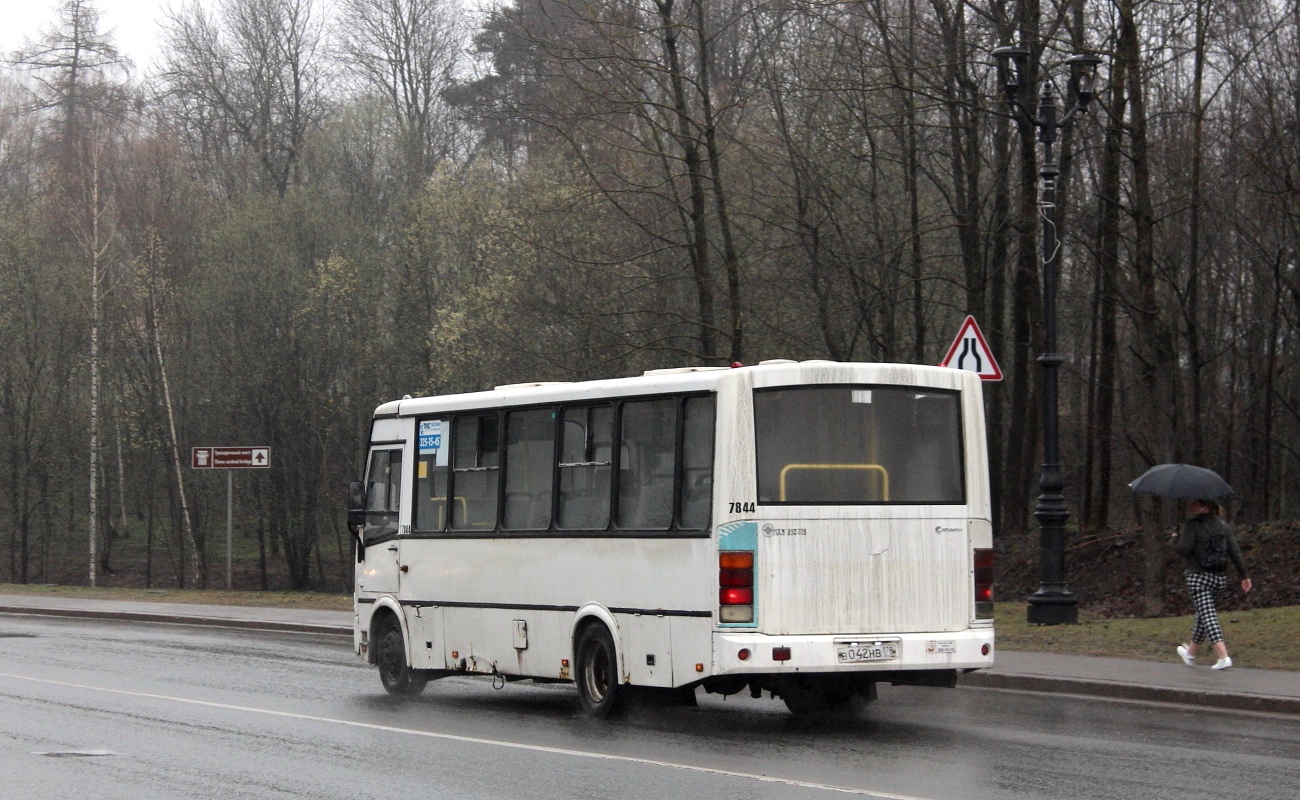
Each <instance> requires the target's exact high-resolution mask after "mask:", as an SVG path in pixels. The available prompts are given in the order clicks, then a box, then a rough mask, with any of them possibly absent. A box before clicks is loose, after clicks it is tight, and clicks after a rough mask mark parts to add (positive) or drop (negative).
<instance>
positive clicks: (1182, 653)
mask: <svg viewBox="0 0 1300 800" xmlns="http://www.w3.org/2000/svg"><path fill="white" fill-rule="evenodd" d="M1175 649H1176V650H1177V651H1178V657H1179V658H1181V659H1182V660H1183V663H1184V664H1186V665H1187V666H1189V667H1190V666H1193V665H1195V664H1196V656H1194V655H1192V654H1191V653H1190V652H1188V650H1187V645H1185V644H1180V645H1178V647H1177V648H1175Z"/></svg>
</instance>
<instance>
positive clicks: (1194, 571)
mask: <svg viewBox="0 0 1300 800" xmlns="http://www.w3.org/2000/svg"><path fill="white" fill-rule="evenodd" d="M1190 510H1191V513H1192V516H1191V518H1190V519H1188V520H1187V521H1186V522H1185V523H1183V529H1182V531H1181V532H1179V533H1175V534H1174V535H1173V545H1174V549H1175V550H1177V551H1178V554H1179V555H1181V556H1182V557H1183V560H1184V561H1185V562H1186V564H1187V591H1188V593H1189V594H1190V595H1191V596H1192V605H1193V606H1195V608H1196V624H1195V625H1194V626H1193V627H1192V640H1191V641H1190V642H1188V643H1187V644H1180V645H1178V648H1177V650H1178V655H1179V657H1181V658H1182V659H1183V663H1184V664H1186V665H1187V666H1189V667H1190V666H1192V665H1193V664H1194V663H1195V662H1196V651H1197V649H1199V648H1200V646H1201V645H1202V644H1204V643H1205V642H1206V641H1208V642H1209V643H1210V646H1211V647H1212V648H1213V649H1214V655H1215V656H1217V657H1218V661H1216V662H1215V663H1214V666H1213V667H1212V669H1227V668H1228V667H1231V666H1232V658H1231V657H1230V656H1229V655H1228V647H1227V645H1225V644H1224V642H1223V628H1222V627H1220V626H1219V612H1218V610H1217V609H1216V608H1215V602H1216V601H1217V599H1218V596H1219V595H1220V594H1222V593H1223V590H1224V589H1225V588H1226V587H1227V585H1228V561H1229V560H1231V561H1232V566H1233V567H1234V568H1235V569H1236V570H1237V575H1238V576H1239V577H1240V578H1241V591H1242V592H1249V591H1250V588H1251V582H1250V575H1249V574H1248V573H1247V572H1246V562H1245V561H1243V560H1242V558H1241V548H1240V547H1239V546H1238V545H1237V537H1236V536H1234V535H1233V533H1232V528H1230V527H1228V523H1226V522H1224V521H1223V520H1221V519H1219V504H1218V503H1216V502H1215V501H1213V500H1193V501H1192V504H1191V509H1190Z"/></svg>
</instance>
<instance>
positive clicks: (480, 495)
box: [451, 414, 501, 531]
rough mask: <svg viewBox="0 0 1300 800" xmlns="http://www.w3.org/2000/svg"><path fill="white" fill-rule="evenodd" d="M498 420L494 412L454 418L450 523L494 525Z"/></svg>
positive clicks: (457, 525) (457, 527) (484, 527)
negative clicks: (452, 496) (453, 483)
mask: <svg viewBox="0 0 1300 800" xmlns="http://www.w3.org/2000/svg"><path fill="white" fill-rule="evenodd" d="M499 431H500V422H499V420H498V418H497V415H496V414H484V415H481V416H475V417H458V418H457V419H456V437H455V448H454V450H453V451H452V470H453V474H454V477H455V485H454V486H453V487H452V488H453V491H455V493H456V496H455V498H454V499H453V503H452V509H451V527H452V528H453V529H454V530H458V531H477V530H493V529H495V528H496V525H497V484H498V482H499V478H500V475H501V437H500V435H499Z"/></svg>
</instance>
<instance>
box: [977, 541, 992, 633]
mask: <svg viewBox="0 0 1300 800" xmlns="http://www.w3.org/2000/svg"><path fill="white" fill-rule="evenodd" d="M974 566H975V576H974V577H975V619H993V551H992V550H989V549H984V548H981V549H978V550H976V551H975V558H974Z"/></svg>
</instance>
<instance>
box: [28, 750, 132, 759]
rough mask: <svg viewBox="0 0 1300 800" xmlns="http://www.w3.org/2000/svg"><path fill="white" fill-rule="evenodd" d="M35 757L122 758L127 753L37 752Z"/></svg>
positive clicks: (85, 751)
mask: <svg viewBox="0 0 1300 800" xmlns="http://www.w3.org/2000/svg"><path fill="white" fill-rule="evenodd" d="M32 755H34V756H49V757H50V758H90V757H94V756H121V755H126V754H125V753H117V752H114V751H112V750H35V751H33V752H32Z"/></svg>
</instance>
